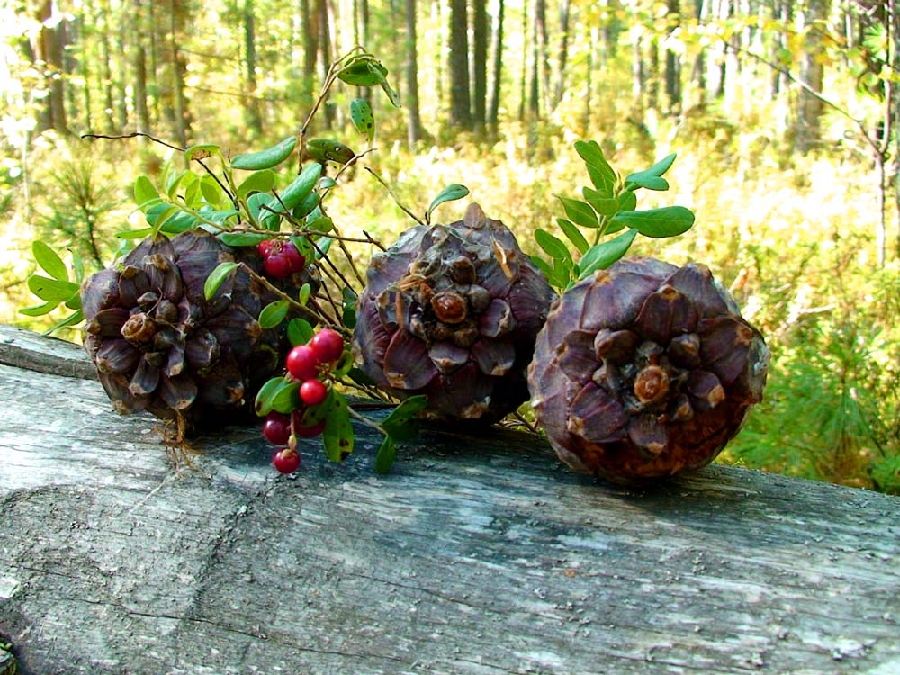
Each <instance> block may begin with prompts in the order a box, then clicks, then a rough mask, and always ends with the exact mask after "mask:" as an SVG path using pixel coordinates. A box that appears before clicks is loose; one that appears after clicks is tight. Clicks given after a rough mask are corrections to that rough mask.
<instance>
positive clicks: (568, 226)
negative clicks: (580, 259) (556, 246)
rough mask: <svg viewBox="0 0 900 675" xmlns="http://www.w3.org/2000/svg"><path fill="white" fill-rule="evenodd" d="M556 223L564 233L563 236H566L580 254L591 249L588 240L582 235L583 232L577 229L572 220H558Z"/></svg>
mask: <svg viewBox="0 0 900 675" xmlns="http://www.w3.org/2000/svg"><path fill="white" fill-rule="evenodd" d="M556 222H557V224H558V225H559V229H561V230H562V231H563V234H564V235H566V237H567V238H568V240H569V241H570V242H572V245H573V246H574V247H575V248H576V249H577V250H578V252H579V253H581V254H584V252H585V251H587V250H588V249H589V248H590V247H591V245H590V244H589V243H588V240H587V239H585V238H584V235H583V234H581V230H579V229H578V228H577V227H575V224H574V223H573V222H572V221H571V220H566V219H565V218H557V219H556Z"/></svg>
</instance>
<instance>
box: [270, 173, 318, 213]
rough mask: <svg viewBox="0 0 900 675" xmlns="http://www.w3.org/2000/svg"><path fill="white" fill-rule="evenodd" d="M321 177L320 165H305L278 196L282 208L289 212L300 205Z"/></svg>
mask: <svg viewBox="0 0 900 675" xmlns="http://www.w3.org/2000/svg"><path fill="white" fill-rule="evenodd" d="M321 175H322V165H321V164H319V163H317V162H313V163H312V164H307V165H306V167H304V169H303V171H301V172H300V173H299V174H298V175H297V177H296V178H295V179H294V180H292V181H291V182H290V184H289V185H288V186H287V187H286V188H285V189H284V190H283V191H282V192H281V194H279V195H278V197H279V198H280V199H281V204H282V206H284V208H285V209H287V210H288V211H291V210H292V209H294V208H295V207H297V206H299V205H300V204H302V203H303V202H304V201H305V200H306V199H307V198H308V197H309V195H310V194H311V193H312V189H313V188H314V187H315V186H316V183H317V182H318V180H319V177H320V176H321ZM304 215H306V214H304Z"/></svg>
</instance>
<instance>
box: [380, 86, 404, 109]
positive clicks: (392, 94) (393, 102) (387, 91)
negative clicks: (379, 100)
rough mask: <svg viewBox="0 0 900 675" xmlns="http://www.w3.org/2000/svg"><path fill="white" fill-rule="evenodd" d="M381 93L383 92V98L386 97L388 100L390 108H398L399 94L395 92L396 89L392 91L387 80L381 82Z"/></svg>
mask: <svg viewBox="0 0 900 675" xmlns="http://www.w3.org/2000/svg"><path fill="white" fill-rule="evenodd" d="M381 91H383V92H384V93H385V96H387V97H388V98H389V99H390V101H391V105H392V106H394V107H395V108H399V107H400V94H399V93H398V92H397V90H396V89H394V88H393V87H392V86H391V85H389V84H388V81H387V80H382V82H381Z"/></svg>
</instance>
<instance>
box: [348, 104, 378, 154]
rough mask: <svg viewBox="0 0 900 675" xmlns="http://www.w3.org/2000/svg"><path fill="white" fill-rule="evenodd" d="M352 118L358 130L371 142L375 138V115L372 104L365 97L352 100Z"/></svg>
mask: <svg viewBox="0 0 900 675" xmlns="http://www.w3.org/2000/svg"><path fill="white" fill-rule="evenodd" d="M350 119H351V120H352V121H353V126H354V127H356V130H357V131H358V132H359V133H361V134H362V135H363V136H365V137H366V140H367V141H368V142H369V143H371V142H372V140H373V139H374V138H375V116H374V115H373V114H372V106H370V105H369V102H368V101H366V100H365V99H363V98H355V99H353V100H352V101H350Z"/></svg>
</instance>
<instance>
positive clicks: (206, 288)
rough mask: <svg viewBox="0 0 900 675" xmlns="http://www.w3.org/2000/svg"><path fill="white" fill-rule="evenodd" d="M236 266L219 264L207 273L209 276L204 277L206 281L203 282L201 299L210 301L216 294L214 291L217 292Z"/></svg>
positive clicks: (229, 263)
mask: <svg viewBox="0 0 900 675" xmlns="http://www.w3.org/2000/svg"><path fill="white" fill-rule="evenodd" d="M237 266H238V264H237V263H236V262H223V263H219V264H218V265H217V266H216V268H215V269H214V270H213V271H212V272H210V273H209V276H208V277H206V281H204V282H203V297H204V298H206V299H207V300H210V299H211V298H212V297H213V296H214V295H215V294H216V291H218V290H219V287H220V286H221V285H222V282H224V281H225V279H227V278H228V275H229V274H231V273H232V272H233V271H234V270H235V269H236V268H237Z"/></svg>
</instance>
